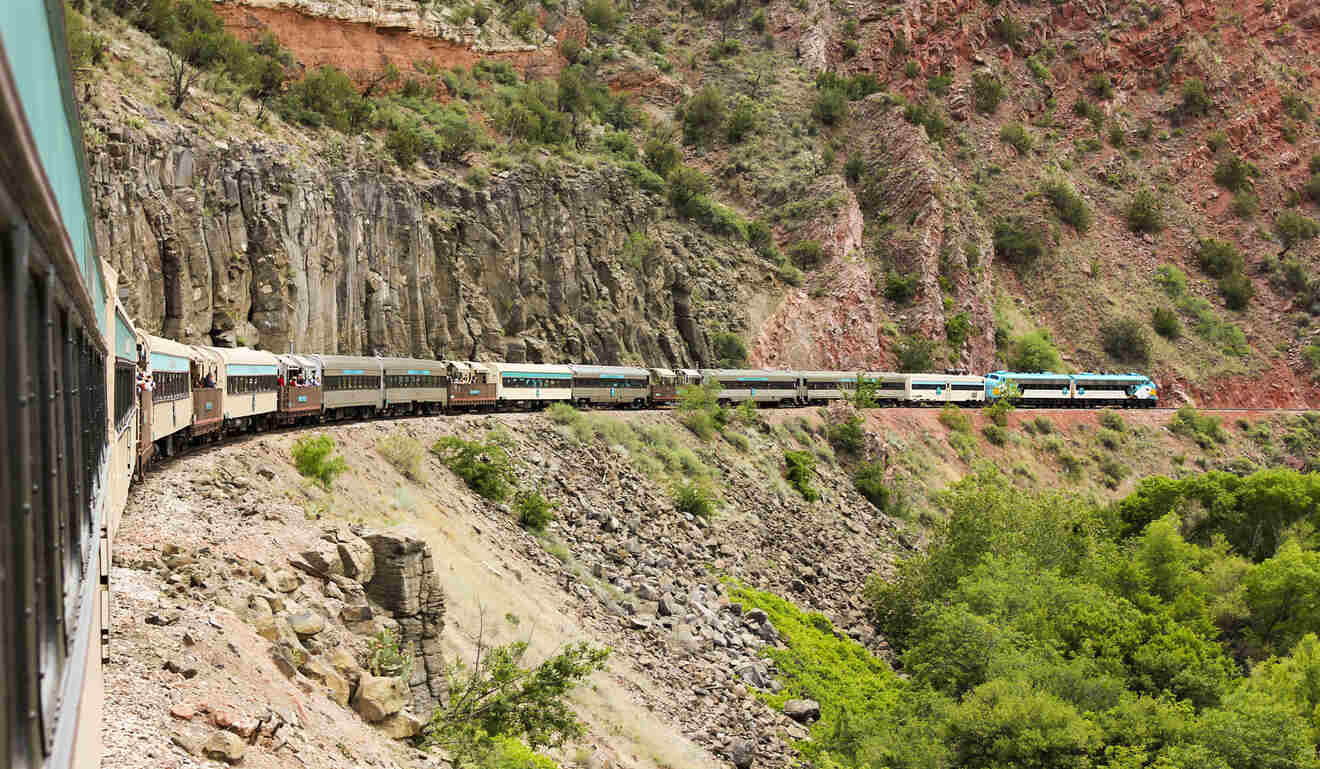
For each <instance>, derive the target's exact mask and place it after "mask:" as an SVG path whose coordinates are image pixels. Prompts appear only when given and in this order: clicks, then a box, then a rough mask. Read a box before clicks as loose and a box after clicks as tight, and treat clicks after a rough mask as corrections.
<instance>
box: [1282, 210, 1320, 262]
mask: <svg viewBox="0 0 1320 769" xmlns="http://www.w3.org/2000/svg"><path fill="white" fill-rule="evenodd" d="M1274 232H1275V233H1277V234H1278V236H1279V242H1280V243H1282V244H1283V250H1284V251H1285V252H1286V251H1288V250H1290V249H1291V248H1292V247H1293V246H1295V245H1297V244H1298V243H1301V242H1303V241H1306V240H1314V239H1315V237H1316V236H1317V235H1320V224H1316V221H1315V220H1314V219H1309V218H1307V217H1305V216H1303V215H1301V214H1299V213H1297V212H1296V211H1284V212H1283V213H1281V214H1279V216H1278V218H1277V219H1275V220H1274Z"/></svg>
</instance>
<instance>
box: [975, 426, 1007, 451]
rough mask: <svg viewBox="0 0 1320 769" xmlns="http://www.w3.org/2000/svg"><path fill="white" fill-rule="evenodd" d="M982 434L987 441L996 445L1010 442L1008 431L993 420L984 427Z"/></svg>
mask: <svg viewBox="0 0 1320 769" xmlns="http://www.w3.org/2000/svg"><path fill="white" fill-rule="evenodd" d="M981 434H982V435H984V436H985V439H986V440H987V441H990V443H992V444H994V445H996V446H1003V445H1004V444H1005V443H1007V442H1008V431H1007V430H1005V429H1004V428H1002V427H1000V426H999V425H997V424H995V423H993V422H991V423H990V424H988V425H986V426H985V427H982V428H981Z"/></svg>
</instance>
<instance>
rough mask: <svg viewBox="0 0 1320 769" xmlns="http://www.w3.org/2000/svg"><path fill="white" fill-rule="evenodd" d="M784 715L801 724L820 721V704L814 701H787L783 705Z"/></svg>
mask: <svg viewBox="0 0 1320 769" xmlns="http://www.w3.org/2000/svg"><path fill="white" fill-rule="evenodd" d="M784 715H786V716H788V717H789V718H791V719H793V720H794V721H797V722H798V723H801V724H809V723H811V722H813V721H819V720H820V703H819V702H816V701H815V700H789V701H788V702H785V703H784Z"/></svg>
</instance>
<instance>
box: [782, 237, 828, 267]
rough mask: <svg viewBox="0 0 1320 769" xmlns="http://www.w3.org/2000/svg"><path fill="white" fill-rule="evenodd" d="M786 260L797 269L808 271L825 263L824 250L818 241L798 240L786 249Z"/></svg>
mask: <svg viewBox="0 0 1320 769" xmlns="http://www.w3.org/2000/svg"><path fill="white" fill-rule="evenodd" d="M788 258H789V259H792V260H793V264H795V265H797V266H798V267H801V268H802V269H804V270H810V269H812V268H813V267H819V266H820V264H821V263H822V262H824V261H825V249H824V248H823V247H822V246H821V245H820V241H819V240H799V241H798V242H796V243H794V244H793V245H791V246H789V247H788Z"/></svg>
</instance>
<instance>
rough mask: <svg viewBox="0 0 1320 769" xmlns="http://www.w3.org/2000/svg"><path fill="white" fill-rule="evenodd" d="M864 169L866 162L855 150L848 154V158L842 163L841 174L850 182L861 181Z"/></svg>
mask: <svg viewBox="0 0 1320 769" xmlns="http://www.w3.org/2000/svg"><path fill="white" fill-rule="evenodd" d="M864 171H866V162H865V161H864V160H862V156H861V155H859V154H857V153H856V152H854V153H852V154H851V155H849V156H848V160H847V161H846V162H845V163H844V164H843V176H844V178H846V179H847V180H848V182H849V183H851V184H856V183H857V182H859V181H861V180H862V173H863V172H864Z"/></svg>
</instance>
